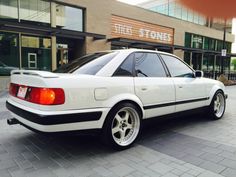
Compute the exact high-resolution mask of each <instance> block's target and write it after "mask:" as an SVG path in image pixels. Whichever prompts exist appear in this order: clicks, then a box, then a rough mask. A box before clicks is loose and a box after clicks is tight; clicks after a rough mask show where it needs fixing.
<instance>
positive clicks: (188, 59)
mask: <svg viewBox="0 0 236 177" xmlns="http://www.w3.org/2000/svg"><path fill="white" fill-rule="evenodd" d="M190 57H191V53H190V52H184V61H185V62H186V63H188V64H189V65H191V60H190Z"/></svg>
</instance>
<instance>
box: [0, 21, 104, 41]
mask: <svg viewBox="0 0 236 177" xmlns="http://www.w3.org/2000/svg"><path fill="white" fill-rule="evenodd" d="M0 30H8V31H13V32H23V33H31V34H40V35H44V36H59V37H68V38H74V39H75V38H76V39H85V37H86V36H88V37H93V39H94V40H99V39H106V35H102V34H96V33H88V32H79V31H73V30H66V29H58V28H52V27H49V26H42V25H37V24H36V25H32V24H25V23H20V22H12V21H5V20H0Z"/></svg>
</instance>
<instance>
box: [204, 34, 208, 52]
mask: <svg viewBox="0 0 236 177" xmlns="http://www.w3.org/2000/svg"><path fill="white" fill-rule="evenodd" d="M204 49H205V50H208V49H209V38H208V37H204Z"/></svg>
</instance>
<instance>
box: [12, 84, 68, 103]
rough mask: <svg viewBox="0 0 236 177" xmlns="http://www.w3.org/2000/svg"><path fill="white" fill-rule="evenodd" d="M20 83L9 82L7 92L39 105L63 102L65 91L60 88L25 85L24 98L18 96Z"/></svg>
mask: <svg viewBox="0 0 236 177" xmlns="http://www.w3.org/2000/svg"><path fill="white" fill-rule="evenodd" d="M20 87H21V85H17V84H12V83H11V84H10V89H9V93H10V95H12V96H15V97H18V98H20V99H23V100H25V101H29V102H31V103H35V104H41V105H60V104H64V103H65V93H64V90H63V89H61V88H41V87H29V86H24V87H27V92H26V95H25V97H24V98H22V97H19V96H18V90H19V88H20Z"/></svg>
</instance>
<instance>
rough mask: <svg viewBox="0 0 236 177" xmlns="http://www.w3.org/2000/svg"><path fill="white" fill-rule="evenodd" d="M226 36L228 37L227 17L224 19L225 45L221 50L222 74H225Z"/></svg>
mask: <svg viewBox="0 0 236 177" xmlns="http://www.w3.org/2000/svg"><path fill="white" fill-rule="evenodd" d="M225 37H226V19H225V20H224V34H223V46H222V50H221V72H220V74H224V57H225V56H226V54H227V51H226V48H225Z"/></svg>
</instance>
